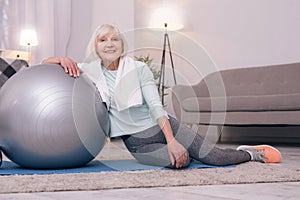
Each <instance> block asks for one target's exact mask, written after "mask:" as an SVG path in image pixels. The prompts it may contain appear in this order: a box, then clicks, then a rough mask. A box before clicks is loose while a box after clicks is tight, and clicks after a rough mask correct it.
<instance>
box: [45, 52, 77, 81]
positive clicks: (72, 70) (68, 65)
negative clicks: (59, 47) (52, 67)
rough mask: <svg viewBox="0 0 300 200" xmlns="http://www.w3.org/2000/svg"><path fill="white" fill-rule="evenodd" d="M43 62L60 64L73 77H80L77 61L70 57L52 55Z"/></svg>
mask: <svg viewBox="0 0 300 200" xmlns="http://www.w3.org/2000/svg"><path fill="white" fill-rule="evenodd" d="M42 63H49V64H59V65H61V66H62V68H64V70H65V72H66V73H68V74H69V75H70V76H72V77H78V76H79V74H80V69H79V67H78V65H77V63H76V62H75V61H73V60H72V59H70V58H69V57H51V58H47V59H45V60H43V62H42Z"/></svg>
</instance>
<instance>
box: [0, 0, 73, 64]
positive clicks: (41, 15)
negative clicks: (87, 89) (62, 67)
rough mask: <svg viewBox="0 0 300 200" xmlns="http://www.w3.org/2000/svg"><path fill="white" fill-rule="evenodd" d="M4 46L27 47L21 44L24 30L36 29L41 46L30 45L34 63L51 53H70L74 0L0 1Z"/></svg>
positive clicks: (62, 54)
mask: <svg viewBox="0 0 300 200" xmlns="http://www.w3.org/2000/svg"><path fill="white" fill-rule="evenodd" d="M0 5H1V8H0V9H1V11H0V23H1V28H0V36H1V48H3V49H12V50H28V49H26V48H27V47H22V46H20V45H19V38H20V33H21V30H22V29H24V28H32V29H35V30H36V32H37V36H38V40H39V45H38V46H36V47H31V49H30V51H31V52H32V61H31V63H32V64H38V63H40V62H41V60H42V59H44V58H46V57H50V56H57V55H59V56H64V55H65V56H67V52H68V51H67V48H68V41H69V39H70V30H71V7H72V1H71V0H63V1H61V0H42V1H41V0H26V1H22V0H0Z"/></svg>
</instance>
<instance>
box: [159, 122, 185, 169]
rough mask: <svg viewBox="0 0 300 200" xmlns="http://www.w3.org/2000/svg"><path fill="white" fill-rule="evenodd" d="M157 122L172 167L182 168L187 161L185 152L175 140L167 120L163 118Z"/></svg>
mask: <svg viewBox="0 0 300 200" xmlns="http://www.w3.org/2000/svg"><path fill="white" fill-rule="evenodd" d="M157 122H158V125H159V126H160V127H161V129H162V131H163V133H164V135H165V138H166V141H167V145H168V152H169V156H170V159H171V163H172V166H175V167H176V168H180V167H182V166H184V165H185V164H186V163H187V162H188V159H189V158H188V154H187V150H186V149H185V148H184V147H183V146H182V145H181V144H180V143H179V142H178V141H177V140H176V139H175V137H174V134H173V131H172V128H171V125H170V122H169V119H168V118H167V117H165V116H163V117H160V118H158V120H157Z"/></svg>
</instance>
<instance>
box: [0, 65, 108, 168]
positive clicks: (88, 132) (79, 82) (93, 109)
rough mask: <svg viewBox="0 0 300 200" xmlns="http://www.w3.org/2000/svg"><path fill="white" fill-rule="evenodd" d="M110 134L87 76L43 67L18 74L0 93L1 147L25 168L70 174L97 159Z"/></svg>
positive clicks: (34, 67)
mask: <svg viewBox="0 0 300 200" xmlns="http://www.w3.org/2000/svg"><path fill="white" fill-rule="evenodd" d="M108 131H109V118H108V112H107V110H106V106H105V105H104V103H103V102H102V99H101V96H100V94H99V92H98V90H97V89H96V87H95V86H94V84H93V83H92V82H91V81H90V80H89V79H88V78H87V77H86V76H85V75H84V74H82V75H80V76H79V77H77V78H73V77H70V76H69V75H68V74H66V73H65V72H64V70H63V69H62V67H61V66H59V65H55V64H41V65H37V66H32V67H29V68H26V69H24V70H22V71H19V72H18V73H17V74H15V75H14V76H12V77H11V78H10V79H9V80H8V81H7V82H6V83H5V84H4V86H3V87H2V88H1V90H0V147H1V149H2V151H3V153H4V154H5V155H6V156H7V157H8V158H9V159H10V160H11V161H13V162H15V163H17V164H18V165H20V166H22V167H26V168H40V169H45V168H47V169H51V168H70V167H77V166H82V165H85V164H87V163H88V162H90V161H91V160H92V159H94V158H95V157H96V156H97V155H98V154H99V152H100V151H101V149H102V148H103V146H104V144H105V141H106V140H105V138H106V135H107V134H108Z"/></svg>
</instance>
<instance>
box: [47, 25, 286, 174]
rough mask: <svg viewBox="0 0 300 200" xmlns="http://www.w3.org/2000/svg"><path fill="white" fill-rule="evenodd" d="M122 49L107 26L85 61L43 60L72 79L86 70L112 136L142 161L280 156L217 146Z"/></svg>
mask: <svg viewBox="0 0 300 200" xmlns="http://www.w3.org/2000/svg"><path fill="white" fill-rule="evenodd" d="M125 49H126V44H125V40H124V38H123V37H122V34H121V33H120V31H119V29H118V28H117V27H116V26H114V25H111V24H105V25H102V26H100V27H98V28H97V29H96V30H95V32H94V33H93V35H92V37H91V39H90V42H89V44H88V47H87V51H86V62H85V63H76V62H74V61H73V60H71V59H70V58H68V57H51V58H48V59H45V60H44V61H43V63H53V64H60V65H61V66H62V67H63V68H64V70H65V72H66V73H68V74H69V75H70V76H73V77H77V76H79V75H80V73H85V74H86V75H87V76H88V77H89V78H90V79H91V80H92V81H93V82H94V83H95V85H96V87H97V89H98V90H99V92H100V95H101V97H102V99H103V101H104V102H105V103H106V105H107V108H108V112H109V118H110V122H111V123H110V124H111V127H110V137H121V138H122V140H123V141H124V143H125V145H126V147H127V149H128V150H129V151H130V152H131V154H132V155H133V156H134V157H135V158H136V159H137V160H138V161H139V162H141V163H143V164H147V165H157V166H165V167H172V168H181V167H185V166H187V165H189V162H190V159H191V158H193V159H195V160H198V161H201V162H203V163H206V164H210V165H231V164H239V163H243V162H247V161H259V162H264V163H271V162H273V163H275V162H280V160H281V154H280V152H279V151H278V150H277V149H275V148H274V147H271V146H268V145H259V146H240V147H238V148H237V149H220V148H218V147H215V146H214V144H210V143H209V142H207V141H205V140H204V138H203V137H201V136H200V135H198V134H197V133H195V132H193V131H192V130H191V129H189V128H187V127H185V126H184V125H182V124H180V123H179V122H178V121H177V120H176V119H174V118H173V117H171V116H169V115H168V114H167V113H166V111H165V110H164V108H163V106H162V104H161V102H160V98H159V94H158V91H157V87H156V84H155V81H154V79H153V75H152V72H151V71H150V69H149V67H148V66H147V65H146V64H145V63H142V62H138V61H135V60H133V59H132V58H130V57H127V56H126V55H125V54H126V51H125Z"/></svg>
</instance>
